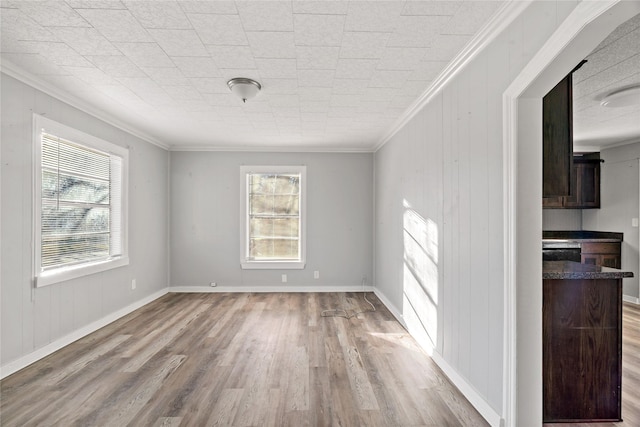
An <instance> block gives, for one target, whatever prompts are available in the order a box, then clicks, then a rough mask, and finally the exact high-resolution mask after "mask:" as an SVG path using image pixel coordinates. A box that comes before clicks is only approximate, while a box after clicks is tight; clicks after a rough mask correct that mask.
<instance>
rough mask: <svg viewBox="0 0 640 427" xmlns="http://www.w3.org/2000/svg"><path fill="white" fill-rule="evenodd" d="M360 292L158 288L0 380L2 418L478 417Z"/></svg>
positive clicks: (381, 420) (271, 420) (173, 422)
mask: <svg viewBox="0 0 640 427" xmlns="http://www.w3.org/2000/svg"><path fill="white" fill-rule="evenodd" d="M367 295H368V298H369V299H370V300H371V301H372V302H373V303H374V305H375V307H376V309H377V310H376V311H375V312H367V313H363V314H359V315H358V316H357V317H354V318H351V319H348V320H347V319H345V318H340V317H337V318H327V317H321V313H322V311H323V310H327V309H332V308H347V309H348V311H349V312H350V313H352V312H354V311H361V310H367V309H370V308H371V307H370V306H369V305H368V304H367V303H366V302H365V301H364V300H363V294H362V293H346V294H345V293H326V294H325V293H322V294H315V293H310V294H308V293H294V294H168V295H166V296H164V297H162V298H160V299H158V300H156V301H154V302H152V303H151V304H148V305H146V306H145V307H143V308H141V309H139V310H137V311H135V312H134V313H131V314H130V315H128V316H126V317H124V318H122V319H120V320H118V321H116V322H114V323H112V324H111V325H109V326H107V327H105V328H103V329H100V330H99V331H97V332H95V333H93V334H91V335H89V336H87V337H85V338H83V339H81V340H79V341H77V342H75V343H73V344H71V345H69V346H67V347H65V348H63V349H61V350H60V351H58V352H56V353H54V354H52V355H50V356H49V357H47V358H45V359H43V360H41V361H39V362H37V363H35V364H33V365H31V366H30V367H27V368H25V369H23V370H22V371H20V372H17V373H15V374H14V375H11V376H9V377H8V378H5V379H4V380H3V381H2V382H1V384H0V387H1V389H0V392H1V399H0V402H1V403H0V405H1V406H0V417H1V419H0V424H1V425H2V426H31V425H38V426H40V425H61V426H70V425H79V426H125V425H132V426H133V425H135V426H138V425H140V426H147V425H148V426H178V425H181V426H296V427H298V426H439V427H442V426H481V425H482V426H484V425H487V424H486V423H485V421H484V420H483V419H482V417H481V416H480V415H479V414H478V413H477V412H476V411H475V409H474V408H473V407H472V406H471V405H470V404H469V402H468V401H467V400H466V399H465V398H464V397H463V396H462V395H461V394H460V392H459V391H458V390H457V389H456V388H455V387H454V386H453V385H452V384H451V383H450V382H449V381H448V380H447V378H446V377H445V376H444V374H443V373H442V372H441V371H440V369H439V368H438V367H437V366H436V365H435V363H434V362H433V361H432V360H431V359H430V358H429V357H428V356H427V355H426V354H425V353H424V352H423V351H422V350H421V349H420V348H419V347H418V346H417V344H416V342H415V341H414V340H413V339H412V338H411V337H410V336H409V335H408V334H407V332H406V331H405V330H404V329H403V328H402V327H401V326H400V324H399V323H398V322H397V321H396V320H395V319H394V318H393V316H392V315H391V314H390V313H389V311H388V310H387V309H386V308H385V307H384V306H383V305H382V304H381V303H380V301H379V300H378V299H377V298H376V297H375V296H374V295H373V294H367ZM636 366H638V365H636ZM635 374H636V375H637V374H638V372H637V370H636V371H635Z"/></svg>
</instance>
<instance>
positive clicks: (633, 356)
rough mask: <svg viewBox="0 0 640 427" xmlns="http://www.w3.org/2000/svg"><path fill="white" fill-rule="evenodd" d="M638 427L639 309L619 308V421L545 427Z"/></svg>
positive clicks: (639, 370) (638, 307) (639, 393)
mask: <svg viewBox="0 0 640 427" xmlns="http://www.w3.org/2000/svg"><path fill="white" fill-rule="evenodd" d="M638 426H640V306H638V305H635V304H629V303H624V304H623V306H622V422H619V423H563V424H559V423H549V424H545V427H638Z"/></svg>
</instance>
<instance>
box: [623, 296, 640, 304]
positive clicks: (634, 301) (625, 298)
mask: <svg viewBox="0 0 640 427" xmlns="http://www.w3.org/2000/svg"><path fill="white" fill-rule="evenodd" d="M622 301H624V302H630V303H631V304H636V305H640V298H636V297H631V296H629V295H623V296H622Z"/></svg>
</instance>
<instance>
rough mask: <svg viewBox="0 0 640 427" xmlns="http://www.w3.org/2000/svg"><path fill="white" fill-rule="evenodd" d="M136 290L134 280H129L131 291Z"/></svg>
mask: <svg viewBox="0 0 640 427" xmlns="http://www.w3.org/2000/svg"><path fill="white" fill-rule="evenodd" d="M135 288H136V279H131V289H132V290H133V289H135Z"/></svg>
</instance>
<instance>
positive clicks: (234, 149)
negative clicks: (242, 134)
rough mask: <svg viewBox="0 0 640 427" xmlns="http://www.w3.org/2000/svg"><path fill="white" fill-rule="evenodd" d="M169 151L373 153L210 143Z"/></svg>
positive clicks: (320, 148)
mask: <svg viewBox="0 0 640 427" xmlns="http://www.w3.org/2000/svg"><path fill="white" fill-rule="evenodd" d="M169 151H201V152H202V151H214V152H216V151H217V152H246V153H252V152H253V153H328V154H330V153H340V154H367V153H369V154H370V153H373V149H371V148H349V147H347V148H333V147H317V146H311V147H285V146H282V147H279V146H264V147H259V146H256V147H253V146H246V145H243V146H238V147H223V146H219V147H216V146H208V145H172V146H170V147H169Z"/></svg>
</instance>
